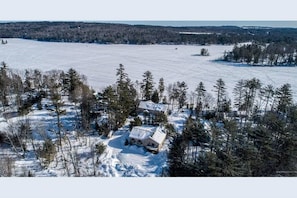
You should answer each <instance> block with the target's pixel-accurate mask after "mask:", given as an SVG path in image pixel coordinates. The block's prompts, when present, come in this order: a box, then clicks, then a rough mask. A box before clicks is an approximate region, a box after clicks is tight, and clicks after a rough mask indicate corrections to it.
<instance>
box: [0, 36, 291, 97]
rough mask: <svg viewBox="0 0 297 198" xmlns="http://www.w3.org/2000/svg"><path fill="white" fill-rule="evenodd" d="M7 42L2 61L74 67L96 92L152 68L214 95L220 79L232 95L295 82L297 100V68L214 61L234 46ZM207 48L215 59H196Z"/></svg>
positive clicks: (22, 66) (22, 65) (0, 49)
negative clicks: (244, 88) (244, 87)
mask: <svg viewBox="0 0 297 198" xmlns="http://www.w3.org/2000/svg"><path fill="white" fill-rule="evenodd" d="M7 40H8V44H7V45H0V61H4V62H6V63H7V64H8V66H9V67H10V68H13V69H28V68H31V69H35V68H38V69H40V70H42V71H47V70H51V69H62V70H65V71H67V70H68V69H69V68H71V67H72V68H74V69H76V70H77V71H79V72H80V73H82V74H84V75H86V76H87V78H88V83H89V85H91V86H92V87H93V88H94V89H95V90H101V89H103V88H104V87H106V86H108V85H110V84H113V83H114V82H115V81H116V68H118V66H119V64H123V65H124V66H125V68H126V72H127V73H128V75H129V77H130V78H131V79H132V80H133V81H135V80H139V81H141V80H142V75H143V73H144V72H145V71H147V70H150V71H151V72H152V74H153V77H154V81H155V82H156V85H157V83H158V81H159V79H160V78H161V77H163V78H164V79H165V83H166V85H168V84H169V83H173V82H176V81H185V82H186V83H187V84H188V86H189V92H191V91H194V90H195V88H196V86H197V85H198V83H199V82H200V81H202V82H204V84H205V86H206V88H207V91H209V92H212V89H213V85H214V84H215V83H216V80H217V79H219V78H222V79H223V80H224V81H225V83H226V86H227V91H228V93H229V95H230V96H232V90H233V88H234V85H235V83H236V82H237V81H238V80H240V79H251V78H253V77H256V78H259V79H260V80H261V82H262V83H263V84H265V85H267V84H272V85H273V86H274V87H279V86H281V85H283V84H285V83H290V84H291V85H292V89H293V92H294V93H293V95H294V99H295V100H296V99H297V84H296V81H297V80H296V77H297V67H244V66H234V64H228V63H221V62H214V61H213V60H215V59H217V58H219V57H221V56H222V55H223V53H224V51H225V50H231V49H232V48H233V46H223V45H211V46H193V45H98V44H80V43H54V42H53V43H52V42H50V43H49V42H37V41H31V40H22V39H7ZM201 48H207V49H208V51H209V53H210V56H208V57H201V56H193V55H194V54H199V53H200V50H201Z"/></svg>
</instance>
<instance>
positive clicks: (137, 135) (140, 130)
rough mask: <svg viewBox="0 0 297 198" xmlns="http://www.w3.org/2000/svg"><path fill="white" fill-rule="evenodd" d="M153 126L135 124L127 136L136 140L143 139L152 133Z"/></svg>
mask: <svg viewBox="0 0 297 198" xmlns="http://www.w3.org/2000/svg"><path fill="white" fill-rule="evenodd" d="M154 128H155V127H142V126H135V127H133V129H132V130H131V132H130V135H129V137H130V138H134V139H137V140H144V139H147V138H149V137H150V136H151V135H152V134H153V133H154Z"/></svg>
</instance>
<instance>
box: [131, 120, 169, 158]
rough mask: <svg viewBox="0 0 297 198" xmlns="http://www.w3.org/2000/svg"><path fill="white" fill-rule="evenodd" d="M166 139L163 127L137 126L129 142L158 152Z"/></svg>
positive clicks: (132, 131)
mask: <svg viewBox="0 0 297 198" xmlns="http://www.w3.org/2000/svg"><path fill="white" fill-rule="evenodd" d="M165 139H166V133H165V131H164V130H163V129H162V128H161V127H148V126H135V127H133V129H132V130H131V132H130V135H129V142H130V143H131V144H136V145H138V146H143V147H145V148H146V149H148V150H150V151H153V152H158V151H159V150H160V149H161V147H162V145H163V143H164V141H165Z"/></svg>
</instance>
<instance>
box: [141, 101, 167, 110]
mask: <svg viewBox="0 0 297 198" xmlns="http://www.w3.org/2000/svg"><path fill="white" fill-rule="evenodd" d="M138 108H141V109H146V110H151V111H160V112H165V111H166V110H167V109H168V105H167V104H160V103H158V104H157V103H154V102H152V101H151V100H149V101H140V103H139V106H138Z"/></svg>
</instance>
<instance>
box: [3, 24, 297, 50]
mask: <svg viewBox="0 0 297 198" xmlns="http://www.w3.org/2000/svg"><path fill="white" fill-rule="evenodd" d="M185 32H186V33H185ZM191 32H192V33H193V34H191ZM197 32H198V33H200V34H195V33H197ZM0 37H1V38H24V39H33V40H39V41H55V42H80V43H99V44H109V43H113V44H202V45H205V44H234V43H242V42H249V41H255V42H261V43H271V42H275V43H279V42H283V43H293V42H294V43H295V42H296V40H297V29H294V28H254V27H250V28H249V27H245V28H241V27H235V26H221V27H211V26H209V27H163V26H145V25H125V24H109V23H84V22H10V23H0Z"/></svg>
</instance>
